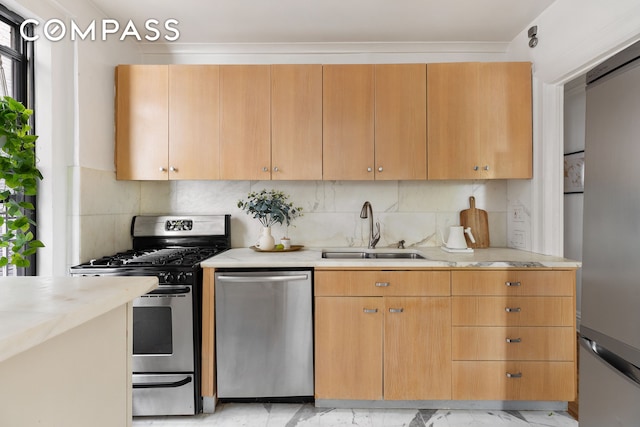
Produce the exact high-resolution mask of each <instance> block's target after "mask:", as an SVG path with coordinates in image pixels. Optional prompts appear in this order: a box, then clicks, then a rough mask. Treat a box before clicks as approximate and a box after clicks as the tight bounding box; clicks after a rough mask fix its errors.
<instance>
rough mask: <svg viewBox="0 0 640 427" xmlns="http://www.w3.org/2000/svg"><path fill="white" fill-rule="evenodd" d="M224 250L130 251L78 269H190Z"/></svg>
mask: <svg viewBox="0 0 640 427" xmlns="http://www.w3.org/2000/svg"><path fill="white" fill-rule="evenodd" d="M224 250H225V249H220V248H206V247H184V248H150V249H139V250H136V249H131V250H129V251H125V252H118V253H116V254H114V255H110V256H105V257H102V258H99V259H93V260H91V261H89V262H88V263H85V264H81V265H80V266H78V267H82V266H87V267H100V266H104V267H117V266H129V267H134V266H139V267H152V266H157V267H164V266H184V267H192V266H194V265H196V264H199V263H200V262H202V261H204V260H205V259H207V258H210V257H212V256H214V255H217V254H218V253H220V252H222V251H224Z"/></svg>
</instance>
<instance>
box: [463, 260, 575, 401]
mask: <svg viewBox="0 0 640 427" xmlns="http://www.w3.org/2000/svg"><path fill="white" fill-rule="evenodd" d="M451 289H452V300H453V301H452V316H451V317H452V336H453V339H452V358H453V362H452V363H453V369H452V383H453V385H452V396H453V399H454V400H542V401H571V400H574V399H575V395H576V348H575V338H574V337H575V333H576V332H575V271H573V270H557V271H553V270H541V271H535V270H533V271H532V270H527V271H525V270H504V271H486V270H485V271H479V270H475V271H474V270H465V271H453V272H452V273H451Z"/></svg>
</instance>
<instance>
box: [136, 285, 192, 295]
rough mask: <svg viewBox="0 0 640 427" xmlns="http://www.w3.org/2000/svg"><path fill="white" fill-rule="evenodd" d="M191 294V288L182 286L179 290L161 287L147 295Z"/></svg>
mask: <svg viewBox="0 0 640 427" xmlns="http://www.w3.org/2000/svg"><path fill="white" fill-rule="evenodd" d="M189 292H191V288H190V287H189V286H181V287H178V288H175V287H172V288H169V287H160V288H156V289H154V290H153V291H151V292H148V293H147V295H149V294H150V295H180V294H188V293H189Z"/></svg>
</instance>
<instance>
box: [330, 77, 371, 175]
mask: <svg viewBox="0 0 640 427" xmlns="http://www.w3.org/2000/svg"><path fill="white" fill-rule="evenodd" d="M374 73H375V70H374V66H373V65H324V66H323V73H322V74H323V75H322V79H323V90H322V100H323V114H322V130H323V135H322V144H323V148H322V159H323V166H322V168H323V170H322V176H323V179H325V180H371V179H373V178H374V173H373V168H374V99H375V95H374V78H375V77H374Z"/></svg>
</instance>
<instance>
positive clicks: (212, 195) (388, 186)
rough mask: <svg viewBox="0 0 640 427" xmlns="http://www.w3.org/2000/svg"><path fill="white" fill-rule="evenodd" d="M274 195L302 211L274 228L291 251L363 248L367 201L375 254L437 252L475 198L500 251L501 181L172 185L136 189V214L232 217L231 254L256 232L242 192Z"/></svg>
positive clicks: (503, 234)
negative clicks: (242, 205)
mask: <svg viewBox="0 0 640 427" xmlns="http://www.w3.org/2000/svg"><path fill="white" fill-rule="evenodd" d="M272 188H274V189H278V190H282V191H284V192H286V193H287V194H289V195H290V201H292V202H293V203H294V204H295V205H296V206H301V207H302V208H303V212H304V215H303V216H302V217H300V218H296V219H295V220H294V222H293V223H292V226H291V227H289V229H288V230H287V229H286V228H284V227H281V226H274V227H273V235H274V237H276V238H280V237H282V236H284V235H287V234H288V235H289V237H290V238H291V240H292V244H301V245H305V246H308V247H334V246H338V247H340V246H355V247H359V246H366V245H367V243H368V234H369V227H368V220H367V219H361V218H360V210H361V208H362V204H363V203H364V202H365V201H367V200H368V201H369V202H371V205H372V207H373V216H374V220H375V221H379V222H380V229H381V238H380V242H379V243H378V247H385V246H395V245H397V242H398V241H400V240H405V242H406V243H405V246H438V245H441V244H442V240H441V235H440V231H442V232H443V233H444V235H445V238H446V236H447V232H448V226H449V225H456V224H459V213H460V211H461V210H463V209H467V208H468V207H469V196H475V198H476V207H478V208H479V209H484V210H486V211H487V212H488V217H489V232H490V238H491V245H492V246H506V243H507V239H506V233H507V185H506V181H473V182H463V181H453V182H452V181H446V182H440V181H376V182H368V181H295V182H294V181H172V182H143V183H142V184H141V198H140V213H141V214H163V213H171V214H208V213H216V214H221V213H229V214H231V232H232V245H233V247H246V246H251V245H253V244H255V242H256V240H257V238H258V236H259V233H260V230H261V226H260V224H259V223H258V221H257V220H255V219H253V218H251V217H250V216H249V215H247V214H246V213H245V212H244V211H242V210H240V209H238V208H237V202H238V200H239V199H241V198H244V197H245V196H246V195H247V193H248V192H249V191H259V190H262V189H272Z"/></svg>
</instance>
